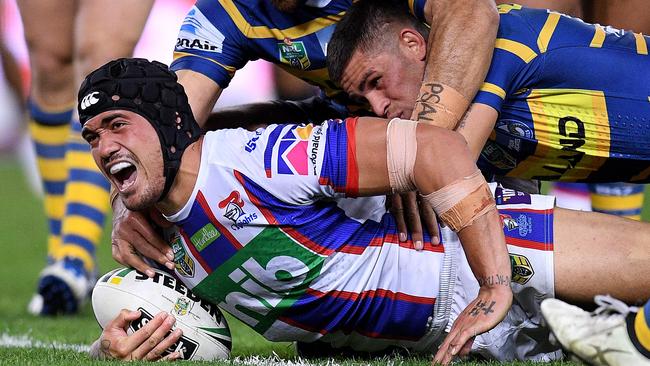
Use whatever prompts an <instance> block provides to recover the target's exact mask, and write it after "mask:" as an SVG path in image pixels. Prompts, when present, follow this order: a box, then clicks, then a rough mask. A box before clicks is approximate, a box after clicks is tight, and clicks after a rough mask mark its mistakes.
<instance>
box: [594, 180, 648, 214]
mask: <svg viewBox="0 0 650 366" xmlns="http://www.w3.org/2000/svg"><path fill="white" fill-rule="evenodd" d="M644 188H645V186H644V185H641V184H632V183H595V184H590V185H589V191H590V192H591V206H592V209H593V210H594V211H597V212H603V213H607V214H610V215H617V216H623V217H627V218H630V219H633V220H641V209H642V208H643V191H644Z"/></svg>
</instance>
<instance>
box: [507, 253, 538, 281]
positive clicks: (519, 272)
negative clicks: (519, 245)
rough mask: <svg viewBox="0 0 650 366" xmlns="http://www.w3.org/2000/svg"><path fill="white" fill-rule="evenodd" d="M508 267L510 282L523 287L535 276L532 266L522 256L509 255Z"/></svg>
mask: <svg viewBox="0 0 650 366" xmlns="http://www.w3.org/2000/svg"><path fill="white" fill-rule="evenodd" d="M510 266H511V267H512V282H514V283H518V284H520V285H525V284H526V282H528V281H530V279H531V277H533V275H534V274H535V271H534V270H533V265H532V264H530V261H529V260H528V258H526V257H525V256H523V255H517V254H510Z"/></svg>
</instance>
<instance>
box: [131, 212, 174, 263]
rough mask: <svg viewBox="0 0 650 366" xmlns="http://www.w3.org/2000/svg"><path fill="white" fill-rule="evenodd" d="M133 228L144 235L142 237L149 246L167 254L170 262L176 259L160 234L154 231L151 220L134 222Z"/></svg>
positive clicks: (141, 219)
mask: <svg viewBox="0 0 650 366" xmlns="http://www.w3.org/2000/svg"><path fill="white" fill-rule="evenodd" d="M133 228H134V230H136V231H137V232H138V233H139V234H140V235H142V237H144V238H146V239H147V241H146V244H149V245H151V246H153V247H154V248H156V249H158V250H159V251H160V252H162V253H165V255H167V257H168V259H169V260H172V259H174V254H173V253H172V250H171V248H170V247H169V245H168V244H167V243H166V242H165V241H164V240H163V238H162V237H161V236H160V234H159V233H158V232H157V231H156V230H155V229H154V227H153V225H152V224H151V222H149V220H147V219H146V218H140V219H138V220H134V222H133ZM143 244H145V243H143ZM136 248H138V250H140V248H139V247H138V246H136ZM151 259H154V258H151Z"/></svg>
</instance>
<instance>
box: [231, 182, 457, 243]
mask: <svg viewBox="0 0 650 366" xmlns="http://www.w3.org/2000/svg"><path fill="white" fill-rule="evenodd" d="M235 177H236V178H237V179H238V180H239V182H240V183H241V185H242V186H243V187H244V189H245V190H246V194H247V196H248V198H249V199H250V200H251V202H252V203H253V204H254V205H255V206H256V207H257V209H259V210H260V211H261V212H262V214H263V215H264V217H265V219H266V220H267V221H268V222H269V224H271V225H277V226H280V228H281V229H282V230H283V231H284V232H285V233H286V234H287V235H289V236H290V237H292V238H293V239H295V240H296V241H298V242H299V243H301V244H302V245H304V246H305V247H307V248H309V249H310V250H312V251H314V252H316V253H319V254H322V255H330V254H332V253H334V252H337V251H341V252H346V253H350V254H361V253H363V251H364V250H365V249H366V248H367V247H369V246H380V245H382V244H383V243H384V242H387V243H393V244H397V245H400V246H402V247H407V248H413V245H412V242H411V239H410V237H409V240H408V241H407V242H403V243H401V242H399V240H398V239H397V235H398V234H397V231H398V230H397V224H396V223H395V220H394V218H393V216H392V215H390V214H385V215H384V216H383V217H382V219H381V221H380V222H377V221H373V220H365V221H364V222H359V221H357V220H354V219H352V218H349V217H347V216H346V215H345V213H344V212H343V210H342V209H341V208H340V207H338V206H337V205H336V202H333V201H319V202H315V203H314V204H312V205H293V204H289V203H286V202H283V201H281V200H279V199H278V198H276V197H275V196H273V195H272V194H270V193H269V192H267V191H266V190H264V189H263V188H262V187H260V186H259V185H258V184H257V183H255V182H254V181H253V180H252V179H250V178H248V177H247V176H245V175H244V174H242V173H240V172H235ZM424 243H425V244H424V250H426V251H434V252H444V246H443V245H433V244H431V237H430V236H429V234H428V233H424Z"/></svg>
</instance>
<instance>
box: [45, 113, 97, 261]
mask: <svg viewBox="0 0 650 366" xmlns="http://www.w3.org/2000/svg"><path fill="white" fill-rule="evenodd" d="M70 131H71V134H70V136H69V139H68V146H67V151H66V156H65V162H66V165H67V167H68V171H69V178H68V183H67V185H66V189H65V216H64V217H63V220H62V226H61V235H62V243H61V247H60V249H59V252H58V255H59V258H63V257H70V258H78V259H80V260H81V261H82V262H83V264H84V267H85V269H86V270H87V271H88V272H89V273H90V272H92V271H94V270H95V250H96V247H97V245H98V244H99V241H100V239H101V235H102V229H103V226H104V218H105V216H106V212H107V211H108V207H109V202H108V200H109V198H108V193H109V189H110V184H109V183H108V181H107V180H106V178H104V176H103V175H102V174H101V173H100V171H99V169H98V168H97V166H96V165H95V162H94V160H93V158H92V155H91V154H90V146H89V145H88V143H86V142H85V141H84V140H83V139H82V138H81V133H80V131H81V125H80V124H79V122H78V121H73V122H72V128H71V129H70Z"/></svg>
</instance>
